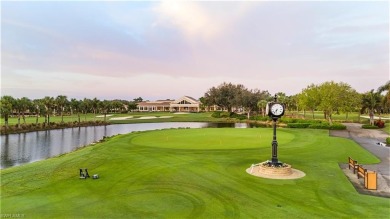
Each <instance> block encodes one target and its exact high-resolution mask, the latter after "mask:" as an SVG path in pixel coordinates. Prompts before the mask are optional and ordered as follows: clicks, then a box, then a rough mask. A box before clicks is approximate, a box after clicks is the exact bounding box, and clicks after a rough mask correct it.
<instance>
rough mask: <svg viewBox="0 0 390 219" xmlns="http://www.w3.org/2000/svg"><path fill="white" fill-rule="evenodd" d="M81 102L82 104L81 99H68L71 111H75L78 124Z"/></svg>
mask: <svg viewBox="0 0 390 219" xmlns="http://www.w3.org/2000/svg"><path fill="white" fill-rule="evenodd" d="M81 104H82V101H81V100H76V99H75V98H72V99H71V100H70V105H71V108H72V113H77V117H78V123H79V124H80V111H81Z"/></svg>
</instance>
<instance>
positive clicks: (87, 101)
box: [81, 98, 92, 121]
mask: <svg viewBox="0 0 390 219" xmlns="http://www.w3.org/2000/svg"><path fill="white" fill-rule="evenodd" d="M91 108H92V100H90V99H88V98H84V99H83V101H82V104H81V110H82V111H83V112H84V121H87V113H88V111H89V110H90V109H91Z"/></svg>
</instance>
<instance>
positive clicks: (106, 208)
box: [1, 128, 390, 218]
mask: <svg viewBox="0 0 390 219" xmlns="http://www.w3.org/2000/svg"><path fill="white" fill-rule="evenodd" d="M167 137H168V139H167ZM278 140H280V141H279V158H280V159H281V160H282V161H284V162H286V163H289V164H291V165H292V166H293V167H294V168H297V169H299V170H302V171H304V172H305V173H306V176H305V177H303V178H300V179H295V180H274V179H264V178H259V177H255V176H251V175H249V174H247V173H246V172H245V170H246V169H247V168H248V167H250V165H251V164H253V163H259V162H261V161H265V160H267V159H270V156H271V146H270V145H271V141H272V129H262V128H259V129H233V128H226V129H180V130H160V131H149V132H139V133H132V134H128V135H120V136H115V137H113V138H111V139H109V140H108V141H106V142H103V143H99V144H96V145H94V146H90V147H86V148H83V149H80V150H78V151H75V152H73V153H69V154H66V155H62V156H59V157H56V158H52V159H48V160H44V161H40V162H35V163H32V164H27V165H23V166H18V167H12V168H9V169H5V170H1V213H2V214H4V215H8V214H23V215H24V217H25V218H266V217H273V218H285V217H289V218H344V217H345V218H349V217H353V218H386V217H388V213H389V209H390V202H389V199H386V198H380V197H372V196H367V195H360V194H359V193H357V192H356V191H355V189H354V187H353V186H352V185H351V183H350V182H349V181H348V179H347V178H346V177H345V175H344V174H343V172H342V171H341V170H340V168H339V165H338V164H339V163H346V162H347V157H348V156H351V157H353V158H354V159H357V160H359V162H360V163H363V164H368V163H375V162H379V160H378V159H377V158H376V157H374V156H373V155H371V154H370V153H368V152H367V151H366V150H364V149H362V148H361V147H360V146H358V145H357V144H356V143H354V142H353V141H351V140H348V139H343V138H335V137H329V133H328V131H325V130H309V129H305V130H299V129H293V130H292V129H278ZM220 141H222V144H219V142H220ZM79 168H88V171H89V173H90V175H92V174H96V173H97V174H99V176H100V179H98V180H93V179H86V180H83V179H79V176H78V174H79Z"/></svg>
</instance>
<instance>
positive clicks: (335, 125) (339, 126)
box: [329, 123, 347, 130]
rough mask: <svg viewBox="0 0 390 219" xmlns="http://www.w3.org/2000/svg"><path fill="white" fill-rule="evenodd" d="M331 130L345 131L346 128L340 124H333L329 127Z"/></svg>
mask: <svg viewBox="0 0 390 219" xmlns="http://www.w3.org/2000/svg"><path fill="white" fill-rule="evenodd" d="M329 129H331V130H345V129H347V126H345V125H343V124H341V123H334V124H333V125H331V126H330V127H329Z"/></svg>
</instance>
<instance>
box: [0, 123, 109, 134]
mask: <svg viewBox="0 0 390 219" xmlns="http://www.w3.org/2000/svg"><path fill="white" fill-rule="evenodd" d="M109 124H110V123H109V122H104V121H100V120H96V121H81V122H80V123H79V122H77V121H74V122H59V123H56V122H50V123H49V124H46V123H37V124H36V123H29V124H20V126H18V125H17V124H16V125H9V126H8V127H5V126H4V125H3V126H1V127H0V133H1V134H2V135H3V134H14V133H23V132H32V131H43V130H51V129H63V128H73V127H85V126H99V125H109Z"/></svg>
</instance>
